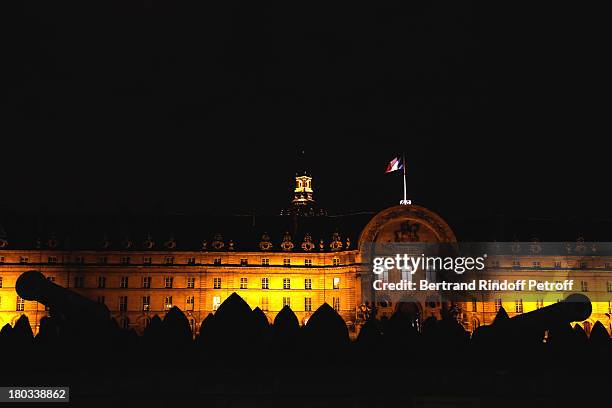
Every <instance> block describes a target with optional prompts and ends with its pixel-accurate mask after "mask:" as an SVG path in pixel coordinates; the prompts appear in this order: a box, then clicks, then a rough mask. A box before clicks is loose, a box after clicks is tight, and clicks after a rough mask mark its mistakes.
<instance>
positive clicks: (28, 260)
mask: <svg viewBox="0 0 612 408" xmlns="http://www.w3.org/2000/svg"><path fill="white" fill-rule="evenodd" d="M28 262H30V259H29V258H28V257H27V256H20V257H19V263H22V264H26V263H28Z"/></svg>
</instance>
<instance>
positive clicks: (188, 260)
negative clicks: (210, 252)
mask: <svg viewBox="0 0 612 408" xmlns="http://www.w3.org/2000/svg"><path fill="white" fill-rule="evenodd" d="M195 263H196V259H195V258H194V257H191V258H187V265H195Z"/></svg>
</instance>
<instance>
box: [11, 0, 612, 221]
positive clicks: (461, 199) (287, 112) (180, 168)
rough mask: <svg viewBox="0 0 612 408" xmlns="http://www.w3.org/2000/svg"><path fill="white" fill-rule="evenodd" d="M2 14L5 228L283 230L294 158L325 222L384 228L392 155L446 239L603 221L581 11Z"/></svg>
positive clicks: (452, 6) (205, 9) (15, 6)
mask: <svg viewBox="0 0 612 408" xmlns="http://www.w3.org/2000/svg"><path fill="white" fill-rule="evenodd" d="M5 3H10V4H2V6H1V7H2V11H1V12H0V15H1V16H2V17H0V18H1V19H2V21H1V24H0V25H1V26H2V30H3V33H2V34H3V38H5V39H9V41H8V44H7V46H6V48H5V49H4V51H3V54H4V56H5V57H6V58H4V60H5V64H4V66H5V67H8V72H7V73H5V74H4V77H3V83H4V86H3V89H4V91H3V92H2V99H1V102H2V106H1V109H2V111H3V114H4V116H5V118H6V119H5V120H4V121H3V122H4V124H3V128H4V131H3V132H2V146H1V147H0V151H1V152H2V172H3V176H2V189H1V193H0V194H1V195H0V203H1V204H0V205H1V206H2V208H5V209H7V208H8V209H26V210H32V211H36V210H37V209H39V208H41V207H44V208H47V209H57V210H63V211H72V210H73V209H91V210H113V209H115V208H131V209H133V210H136V211H149V210H151V209H155V208H159V207H163V208H164V209H165V210H167V211H175V212H187V213H189V212H195V211H198V212H199V211H204V212H211V213H249V212H252V211H256V212H259V213H277V212H278V210H280V209H281V208H282V207H284V206H286V205H287V203H288V202H289V200H290V198H291V188H292V183H293V182H292V177H293V175H294V174H295V172H296V170H298V168H297V167H298V165H297V164H296V161H297V159H298V156H299V154H298V152H300V151H301V150H304V151H305V152H306V155H305V157H306V160H307V162H308V163H309V165H308V166H309V167H310V171H311V173H312V174H313V176H314V183H315V184H314V186H315V189H316V196H315V198H316V199H317V200H318V201H319V203H320V204H321V206H323V207H326V208H328V209H329V210H330V212H331V213H346V212H352V211H362V210H380V209H382V208H385V207H388V206H390V205H394V204H396V203H397V202H398V201H399V200H400V199H401V194H402V184H401V177H400V175H399V174H391V175H384V174H383V172H384V169H385V167H386V165H387V163H388V162H389V161H390V160H391V159H392V158H393V157H394V156H395V155H396V153H398V152H402V151H404V152H406V155H407V169H408V191H409V198H411V199H412V200H413V202H414V203H416V204H420V205H424V206H426V207H429V208H431V209H433V210H434V211H436V212H438V213H440V214H441V215H442V216H443V217H445V218H448V219H459V218H461V217H484V218H487V217H497V216H499V215H500V214H503V215H505V216H509V217H523V218H531V217H535V218H538V217H540V218H550V219H555V220H559V221H558V222H559V223H563V222H566V220H567V219H575V218H586V219H588V220H589V222H592V223H594V224H595V223H597V222H599V220H601V219H608V218H612V217H610V210H609V205H608V203H607V200H608V196H609V194H608V192H607V189H608V188H609V187H608V183H607V176H608V174H609V171H608V170H607V165H608V163H609V156H610V154H609V153H608V152H607V151H606V150H607V148H606V147H605V145H603V144H601V142H597V141H596V138H594V136H597V135H604V134H606V133H609V131H608V132H604V131H603V129H602V127H601V125H600V124H598V122H599V121H601V119H599V118H601V117H603V115H604V108H603V106H604V105H600V104H599V103H597V102H596V101H595V99H594V98H592V93H593V92H596V93H597V92H598V91H597V90H596V89H597V87H598V84H597V82H598V81H597V68H596V67H597V66H598V65H599V64H598V62H597V59H599V58H600V57H598V56H597V54H596V53H594V52H593V50H594V49H595V48H596V45H595V44H594V43H593V41H587V40H588V39H592V38H594V36H595V35H596V34H597V33H596V31H597V28H596V25H593V26H591V25H589V28H584V27H582V26H581V27H578V26H577V25H576V22H577V21H582V20H581V12H580V11H577V10H570V9H564V8H563V6H559V7H558V8H557V9H554V10H552V9H544V6H542V9H535V8H532V9H530V10H519V9H505V8H502V6H501V5H500V6H492V5H490V4H487V2H471V3H470V2H457V1H440V2H399V1H394V2H388V3H387V2H384V3H381V4H378V3H372V2H368V3H357V2H355V3H354V2H351V3H347V4H346V5H331V4H329V2H326V3H321V4H319V3H294V2H277V3H275V4H268V5H266V6H263V5H262V4H261V3H259V2H240V3H239V2H198V3H201V4H199V5H196V4H193V3H194V2H189V3H191V4H184V5H179V4H176V2H162V1H141V2H132V1H111V2H104V4H100V5H99V6H94V5H93V4H90V2H85V3H88V4H82V3H83V2H81V3H78V4H69V5H68V4H59V3H57V2H48V1H41V2H32V1H25V2H5ZM186 3H187V2H186ZM205 3H206V4H205ZM207 3H217V4H207ZM417 3H418V4H417ZM489 3H490V2H489ZM262 7H265V8H262ZM517 7H518V6H517ZM532 7H533V6H532ZM570 17H571V19H569V18H570ZM585 30H586V31H585Z"/></svg>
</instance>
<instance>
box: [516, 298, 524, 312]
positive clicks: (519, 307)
mask: <svg viewBox="0 0 612 408" xmlns="http://www.w3.org/2000/svg"><path fill="white" fill-rule="evenodd" d="M514 311H515V312H516V313H523V299H517V300H515V301H514Z"/></svg>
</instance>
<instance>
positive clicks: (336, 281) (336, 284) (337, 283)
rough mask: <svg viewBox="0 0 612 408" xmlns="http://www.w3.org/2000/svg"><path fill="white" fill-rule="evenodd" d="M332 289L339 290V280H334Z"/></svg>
mask: <svg viewBox="0 0 612 408" xmlns="http://www.w3.org/2000/svg"><path fill="white" fill-rule="evenodd" d="M334 289H340V278H338V277H336V278H334Z"/></svg>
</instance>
